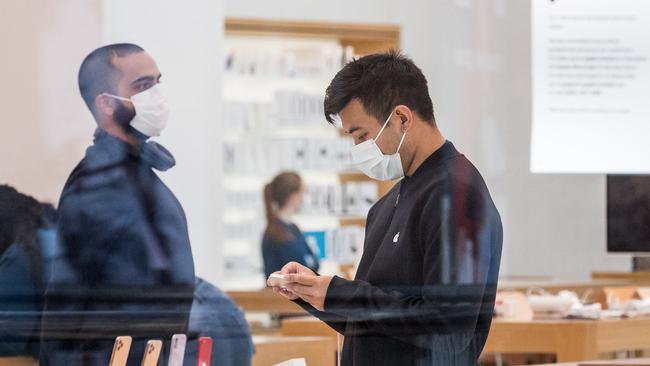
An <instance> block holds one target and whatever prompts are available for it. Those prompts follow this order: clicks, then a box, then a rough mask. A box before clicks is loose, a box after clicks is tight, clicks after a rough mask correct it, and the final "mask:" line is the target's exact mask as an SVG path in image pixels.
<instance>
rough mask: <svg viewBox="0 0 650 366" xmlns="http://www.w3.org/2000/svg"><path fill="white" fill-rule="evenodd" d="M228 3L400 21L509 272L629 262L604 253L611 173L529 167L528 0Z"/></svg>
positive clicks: (282, 12)
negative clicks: (475, 180)
mask: <svg viewBox="0 0 650 366" xmlns="http://www.w3.org/2000/svg"><path fill="white" fill-rule="evenodd" d="M224 9H225V15H226V16H227V17H244V18H266V19H285V20H314V21H336V22H368V23H394V24H399V25H400V26H401V28H402V48H403V49H404V51H405V52H406V53H407V54H409V55H410V56H411V57H412V58H413V59H414V60H415V62H416V63H417V64H418V65H419V66H420V67H421V68H422V69H423V71H424V73H425V75H426V76H427V78H428V80H429V84H430V93H431V97H432V99H433V102H434V108H435V111H436V117H437V119H438V122H439V125H440V126H441V128H442V130H443V133H445V134H446V136H447V137H448V138H449V139H450V140H452V141H453V142H454V143H455V144H456V146H457V147H458V148H459V149H460V150H461V151H463V152H464V153H466V155H467V156H468V157H469V158H470V159H471V160H472V161H473V162H474V163H475V164H476V165H477V166H478V168H479V170H481V172H482V173H483V176H484V177H485V179H486V181H487V183H488V186H489V187H490V189H491V191H492V195H493V197H494V199H495V201H496V203H497V206H498V207H499V210H500V212H501V214H502V216H503V221H504V228H505V242H504V255H503V260H502V271H501V273H502V274H503V275H550V276H554V277H556V278H561V279H570V280H584V279H587V278H588V277H589V274H590V272H591V271H592V270H606V269H610V270H629V269H630V258H629V256H627V255H608V254H606V250H605V180H604V177H603V176H597V175H536V174H531V173H530V170H529V166H528V162H529V156H530V155H529V154H530V152H529V144H530V112H531V105H530V103H531V102H530V87H531V84H530V3H529V2H528V1H523V0H481V1H478V0H438V1H432V0H409V1H390V0H380V1H379V0H363V1H349V0H330V1H318V2H310V3H309V4H308V5H307V4H305V2H304V1H299V0H275V1H273V2H269V1H265V0H225V3H224ZM586 133H588V131H586ZM585 138H588V136H585Z"/></svg>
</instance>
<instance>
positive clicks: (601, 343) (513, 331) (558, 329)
mask: <svg viewBox="0 0 650 366" xmlns="http://www.w3.org/2000/svg"><path fill="white" fill-rule="evenodd" d="M281 332H282V335H300V336H329V337H333V338H335V337H336V332H335V331H334V330H333V329H332V328H330V327H329V326H327V324H325V323H323V322H321V321H320V320H318V319H316V318H314V317H306V318H302V317H301V318H294V319H287V320H284V321H282V329H281ZM643 349H650V318H634V319H614V320H597V321H593V320H533V321H517V322H515V321H505V320H495V321H494V322H492V328H491V329H490V335H489V337H488V340H487V343H486V345H485V349H484V352H485V353H550V354H555V355H557V360H558V362H574V361H582V360H594V359H598V356H599V354H600V353H606V352H616V351H626V350H643Z"/></svg>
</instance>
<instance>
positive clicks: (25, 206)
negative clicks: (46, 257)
mask: <svg viewBox="0 0 650 366" xmlns="http://www.w3.org/2000/svg"><path fill="white" fill-rule="evenodd" d="M42 215H43V206H41V203H40V202H38V201H37V200H36V199H34V198H33V197H30V196H27V195H24V194H22V193H19V192H18V191H17V190H16V189H15V188H13V187H10V186H8V185H4V184H3V185H0V255H2V254H3V253H4V252H5V250H7V248H9V246H11V245H12V244H16V245H19V246H20V247H21V248H22V249H23V250H24V251H25V253H27V255H28V257H29V259H30V263H31V265H32V274H33V276H34V278H37V279H40V278H41V277H40V276H41V271H42V264H41V247H40V242H39V240H38V229H39V228H40V227H41V226H42V224H43V218H42Z"/></svg>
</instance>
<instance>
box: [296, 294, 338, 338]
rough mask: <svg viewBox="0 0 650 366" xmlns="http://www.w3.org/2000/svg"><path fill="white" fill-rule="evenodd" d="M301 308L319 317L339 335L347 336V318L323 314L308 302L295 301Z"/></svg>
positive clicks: (328, 313) (327, 313)
mask: <svg viewBox="0 0 650 366" xmlns="http://www.w3.org/2000/svg"><path fill="white" fill-rule="evenodd" d="M293 302H294V303H296V304H297V305H298V306H300V307H301V308H303V309H305V310H306V311H307V312H308V313H310V314H311V315H313V316H315V317H317V318H318V319H320V320H322V321H323V322H325V324H327V325H328V326H329V327H330V328H332V329H334V330H335V331H336V332H337V333H339V334H345V328H346V326H347V318H345V317H344V316H340V315H337V314H334V313H330V312H323V311H319V310H317V309H316V308H315V307H313V306H311V305H310V304H309V303H308V302H306V301H305V300H302V299H296V300H293Z"/></svg>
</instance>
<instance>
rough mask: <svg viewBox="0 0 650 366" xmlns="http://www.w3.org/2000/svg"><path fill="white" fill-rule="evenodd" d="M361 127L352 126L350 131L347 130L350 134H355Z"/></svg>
mask: <svg viewBox="0 0 650 366" xmlns="http://www.w3.org/2000/svg"><path fill="white" fill-rule="evenodd" d="M360 129H361V127H352V128H351V129H350V130H349V131H346V132H347V133H348V134H350V135H351V134H353V133H354V132H356V131H358V130H360Z"/></svg>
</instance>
